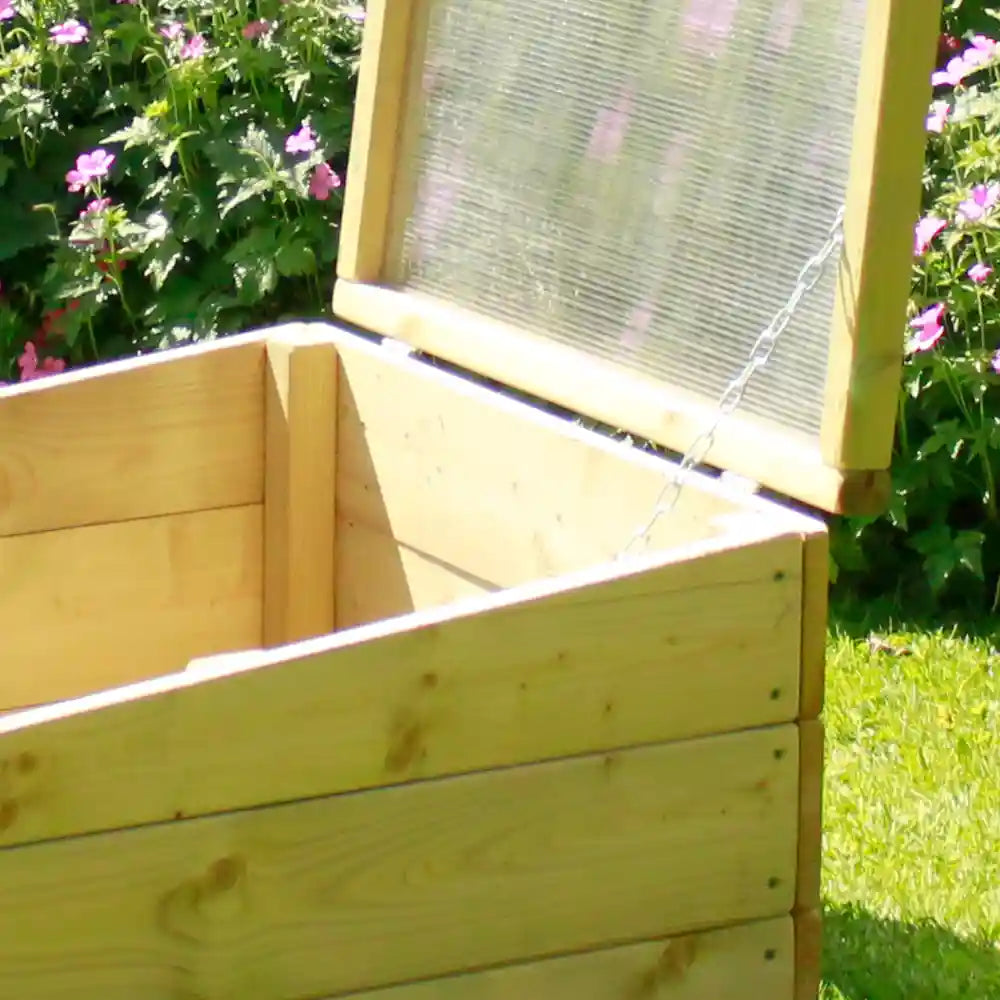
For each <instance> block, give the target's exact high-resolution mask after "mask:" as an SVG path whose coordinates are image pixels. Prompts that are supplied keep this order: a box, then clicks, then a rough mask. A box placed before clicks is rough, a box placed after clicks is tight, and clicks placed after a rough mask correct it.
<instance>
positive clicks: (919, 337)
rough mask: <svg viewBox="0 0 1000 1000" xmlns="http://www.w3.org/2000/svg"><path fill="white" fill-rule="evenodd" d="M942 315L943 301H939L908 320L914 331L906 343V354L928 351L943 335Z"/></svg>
mask: <svg viewBox="0 0 1000 1000" xmlns="http://www.w3.org/2000/svg"><path fill="white" fill-rule="evenodd" d="M943 317H944V303H943V302H939V303H938V304H937V305H936V306H931V307H930V308H929V309H925V310H924V311H923V312H922V313H921V314H920V315H919V316H918V317H917V318H916V319H913V320H910V326H911V328H912V329H914V330H916V333H914V334H913V336H912V337H910V339H909V341H908V342H907V344H906V350H907V353H908V354H917V353H920V352H921V351H929V350H930V349H931V348H932V347H933V346H934V345H935V344H936V343H937V342H938V341H939V340H940V339H941V338H942V337H943V336H944V326H943V325H942V323H941V320H942V318H943Z"/></svg>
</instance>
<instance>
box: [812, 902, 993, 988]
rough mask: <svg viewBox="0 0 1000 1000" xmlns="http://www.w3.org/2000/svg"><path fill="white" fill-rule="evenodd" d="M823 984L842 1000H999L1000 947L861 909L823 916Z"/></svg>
mask: <svg viewBox="0 0 1000 1000" xmlns="http://www.w3.org/2000/svg"><path fill="white" fill-rule="evenodd" d="M823 920H824V927H823V935H824V939H823V979H824V981H825V982H826V983H827V984H828V985H829V986H834V987H836V988H837V989H838V990H839V991H840V994H841V996H842V997H843V1000H966V998H968V1000H997V998H1000V942H997V943H996V944H993V943H990V942H983V943H982V944H977V943H975V942H971V941H965V940H963V939H962V938H959V937H957V936H956V935H954V934H952V933H951V932H950V931H948V930H946V929H945V928H943V927H941V926H940V925H939V924H936V923H933V922H926V923H920V924H905V923H897V922H895V921H891V920H882V919H880V918H878V917H875V916H873V915H872V914H870V913H868V912H867V911H866V910H864V909H861V908H859V907H838V906H830V905H828V906H827V907H826V908H825V909H824V914H823Z"/></svg>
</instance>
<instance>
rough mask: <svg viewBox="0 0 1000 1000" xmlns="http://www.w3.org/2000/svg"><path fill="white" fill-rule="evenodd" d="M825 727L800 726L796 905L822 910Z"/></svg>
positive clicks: (814, 724)
mask: <svg viewBox="0 0 1000 1000" xmlns="http://www.w3.org/2000/svg"><path fill="white" fill-rule="evenodd" d="M823 745H824V743H823V723H822V722H820V721H818V720H816V719H813V720H810V721H808V722H801V723H799V767H800V768H801V771H802V773H801V774H800V776H799V849H798V875H797V877H796V890H795V905H796V908H797V909H800V910H811V909H816V910H818V909H819V907H820V878H821V875H822V866H823Z"/></svg>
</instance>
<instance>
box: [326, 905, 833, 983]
mask: <svg viewBox="0 0 1000 1000" xmlns="http://www.w3.org/2000/svg"><path fill="white" fill-rule="evenodd" d="M794 976H795V948H794V936H793V926H792V921H791V919H790V918H788V917H782V918H778V919H776V920H759V921H754V922H753V923H747V924H739V925H737V926H735V927H728V928H726V929H725V930H712V931H704V932H701V933H697V934H687V935H684V936H682V937H674V938H667V939H665V940H663V939H661V940H659V941H643V942H639V943H637V944H629V945H624V946H623V947H619V948H601V949H599V950H597V951H592V952H587V953H585V954H582V955H568V956H565V957H561V958H550V959H543V960H542V961H539V962H530V963H527V964H524V965H508V966H503V967H501V968H496V969H486V970H483V971H482V972H471V973H466V974H462V975H457V976H451V977H449V978H447V979H432V980H428V981H426V982H421V983H405V984H402V985H400V986H392V987H389V988H388V989H381V990H366V991H365V992H364V993H351V994H349V995H348V996H347V997H344V998H343V1000H500V998H503V1000H609V998H614V1000H657V998H660V997H662V998H664V1000H731V998H732V1000H736V998H740V997H746V998H748V1000H749V998H753V1000H783V998H790V997H791V996H792V988H793V982H794ZM812 1000H815V997H813V998H812Z"/></svg>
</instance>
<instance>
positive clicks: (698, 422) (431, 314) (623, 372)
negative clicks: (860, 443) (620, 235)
mask: <svg viewBox="0 0 1000 1000" xmlns="http://www.w3.org/2000/svg"><path fill="white" fill-rule="evenodd" d="M333 306H334V312H335V313H336V314H337V315H338V316H339V317H340V318H341V319H344V320H347V321H349V322H352V323H356V324H358V325H359V326H363V327H366V328H368V329H371V330H377V331H378V332H379V333H382V334H385V335H387V336H390V337H394V338H395V339H397V340H401V341H404V342H405V343H408V344H412V345H413V346H414V347H417V348H420V349H421V350H423V351H426V352H427V353H428V354H432V355H435V356H436V357H440V358H444V359H446V360H448V361H450V362H453V363H454V364H456V365H461V366H462V367H464V368H467V369H469V370H470V371H475V372H479V373H481V374H484V375H488V376H489V377H490V378H493V379H496V380H498V381H500V382H503V383H505V384H507V385H509V386H512V387H514V388H516V389H520V390H522V391H524V392H529V393H532V394H533V395H535V396H538V397H541V398H544V399H549V400H551V401H552V402H555V403H558V404H560V405H562V406H565V407H567V408H569V409H571V410H573V411H575V412H577V413H582V414H586V415H587V416H589V417H593V418H594V419H597V420H601V421H603V422H605V423H608V424H611V425H612V426H615V427H625V428H627V429H628V430H629V431H630V432H631V433H633V434H635V435H637V436H639V437H642V438H648V439H649V440H652V441H655V442H657V443H659V444H661V445H663V446H664V447H667V448H672V449H674V450H676V451H684V450H685V449H686V448H687V447H688V446H689V445H690V444H691V443H692V441H694V439H695V438H696V437H697V436H698V435H700V434H701V433H702V432H703V431H704V430H705V428H706V427H708V426H709V425H710V424H711V423H712V421H713V419H714V416H715V410H714V408H713V406H712V405H709V404H706V403H705V402H704V400H702V399H700V398H699V397H697V396H696V395H695V394H693V393H690V392H687V391H686V390H684V389H680V388H677V387H674V386H667V385H664V384H662V383H659V382H656V381H654V380H652V379H648V378H644V377H643V376H641V375H638V374H636V373H635V372H632V371H631V370H628V369H625V368H622V367H619V366H615V365H612V364H611V363H610V362H606V361H603V360H601V359H597V358H593V357H590V356H588V355H586V354H584V353H582V352H578V351H574V350H573V349H572V348H569V347H566V346H564V345H562V344H557V343H554V342H551V341H545V340H542V339H541V338H537V337H533V336H531V335H529V334H526V333H524V332H523V331H521V330H518V329H516V328H514V327H511V326H508V325H506V324H503V323H500V322H497V321H494V320H491V319H487V318H485V317H483V316H481V315H479V314H477V313H475V312H471V311H468V310H465V309H460V308H458V307H454V306H451V305H448V304H447V303H444V302H442V301H440V300H437V299H433V298H430V297H428V296H426V295H421V294H419V293H417V292H413V291H400V290H396V289H392V288H386V287H380V286H375V285H365V284H360V283H355V282H351V281H343V280H341V281H338V282H337V284H336V287H335V288H334V302H333ZM897 329H898V327H897ZM706 461H707V463H709V464H711V465H714V466H716V467H717V468H724V469H729V470H731V471H733V472H735V473H737V474H739V475H741V476H745V477H747V478H749V479H753V480H755V481H756V482H759V483H762V484H763V485H765V486H768V487H770V488H771V489H773V490H776V491H777V492H779V493H784V494H785V495H787V496H790V497H796V498H798V499H799V500H801V501H802V502H804V503H807V504H810V505H812V506H814V507H820V508H823V509H824V510H828V511H836V512H838V513H856V514H861V513H870V512H876V511H878V510H881V508H882V507H883V506H884V505H885V502H886V500H887V499H888V496H889V476H888V473H886V472H885V471H884V470H876V471H859V472H857V473H855V472H852V471H844V470H841V469H837V468H833V467H832V466H830V465H828V464H826V463H825V462H824V461H823V458H822V456H821V454H820V451H819V448H818V447H817V445H816V444H815V443H814V442H813V441H811V440H810V439H809V438H808V437H806V436H804V435H798V434H795V433H793V432H790V431H786V430H784V429H782V428H779V427H778V426H777V425H774V424H771V423H769V422H766V421H763V420H759V419H756V418H753V417H750V416H747V415H742V414H733V415H731V416H730V417H729V418H728V419H727V420H725V421H724V422H723V423H722V424H721V425H720V427H719V428H718V431H717V433H716V436H715V443H714V444H713V446H712V450H711V452H710V453H709V455H708V457H707V459H706Z"/></svg>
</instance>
